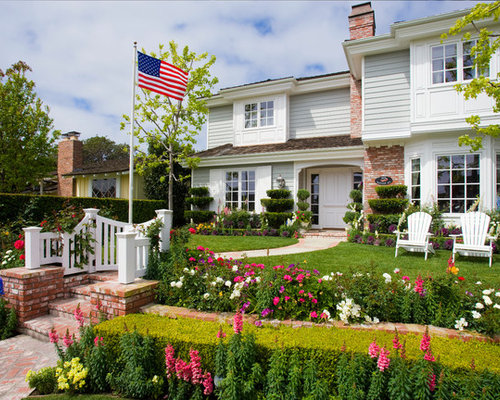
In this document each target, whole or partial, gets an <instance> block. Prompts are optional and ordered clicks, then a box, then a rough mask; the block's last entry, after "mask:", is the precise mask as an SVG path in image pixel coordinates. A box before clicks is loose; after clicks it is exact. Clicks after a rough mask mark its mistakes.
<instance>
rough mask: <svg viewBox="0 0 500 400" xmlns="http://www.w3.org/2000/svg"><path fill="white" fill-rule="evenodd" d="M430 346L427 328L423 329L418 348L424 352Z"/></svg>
mask: <svg viewBox="0 0 500 400" xmlns="http://www.w3.org/2000/svg"><path fill="white" fill-rule="evenodd" d="M430 346H431V337H430V336H429V332H428V329H426V330H425V332H424V336H422V340H421V342H420V350H422V351H423V352H426V351H427V350H429V348H430Z"/></svg>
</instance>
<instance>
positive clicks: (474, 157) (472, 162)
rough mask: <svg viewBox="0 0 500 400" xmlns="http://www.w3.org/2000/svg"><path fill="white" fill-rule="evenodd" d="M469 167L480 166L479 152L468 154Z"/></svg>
mask: <svg viewBox="0 0 500 400" xmlns="http://www.w3.org/2000/svg"><path fill="white" fill-rule="evenodd" d="M466 159H467V168H479V154H467V157H466Z"/></svg>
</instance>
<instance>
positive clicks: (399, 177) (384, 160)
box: [363, 145, 405, 213]
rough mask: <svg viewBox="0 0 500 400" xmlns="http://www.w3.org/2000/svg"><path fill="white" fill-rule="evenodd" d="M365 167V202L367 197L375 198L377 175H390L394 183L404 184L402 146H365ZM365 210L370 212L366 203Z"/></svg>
mask: <svg viewBox="0 0 500 400" xmlns="http://www.w3.org/2000/svg"><path fill="white" fill-rule="evenodd" d="M364 159H365V168H364V184H363V193H364V198H365V202H366V200H368V199H377V198H378V196H377V193H376V192H375V187H376V186H378V185H377V184H376V183H375V179H376V178H378V177H379V176H390V177H391V178H392V180H393V184H394V185H404V183H405V177H404V147H403V146H399V145H398V146H380V147H367V148H365V154H364ZM365 210H366V212H368V213H370V212H371V210H370V207H369V206H368V203H366V204H365Z"/></svg>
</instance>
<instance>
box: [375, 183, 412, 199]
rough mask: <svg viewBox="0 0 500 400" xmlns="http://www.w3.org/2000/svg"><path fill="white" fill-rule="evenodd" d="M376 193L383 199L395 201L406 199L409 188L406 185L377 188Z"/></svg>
mask: <svg viewBox="0 0 500 400" xmlns="http://www.w3.org/2000/svg"><path fill="white" fill-rule="evenodd" d="M375 191H376V192H377V194H378V197H380V198H381V199H395V198H403V197H405V196H406V192H407V191H408V188H407V186H406V185H390V186H376V187H375Z"/></svg>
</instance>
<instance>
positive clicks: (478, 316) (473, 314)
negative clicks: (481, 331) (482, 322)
mask: <svg viewBox="0 0 500 400" xmlns="http://www.w3.org/2000/svg"><path fill="white" fill-rule="evenodd" d="M472 316H473V317H474V318H475V319H479V318H481V314H480V313H478V312H477V311H472Z"/></svg>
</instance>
